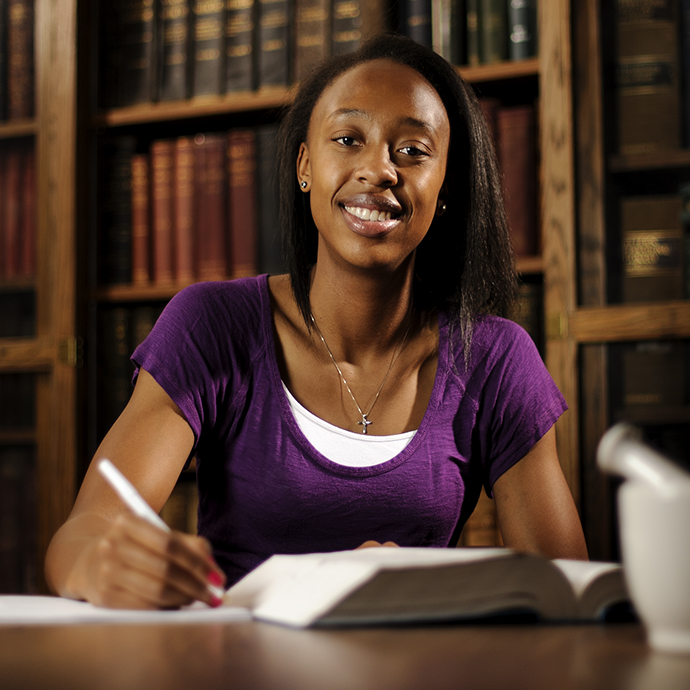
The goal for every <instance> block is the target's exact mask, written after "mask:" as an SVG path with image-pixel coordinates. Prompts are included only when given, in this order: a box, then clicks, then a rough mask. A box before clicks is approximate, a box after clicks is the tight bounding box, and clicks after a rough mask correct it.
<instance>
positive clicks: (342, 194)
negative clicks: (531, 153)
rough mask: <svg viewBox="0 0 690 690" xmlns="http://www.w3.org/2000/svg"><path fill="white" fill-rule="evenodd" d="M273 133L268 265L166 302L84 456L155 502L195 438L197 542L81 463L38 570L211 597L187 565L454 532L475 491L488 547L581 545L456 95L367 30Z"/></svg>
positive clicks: (457, 89) (505, 244) (484, 157)
mask: <svg viewBox="0 0 690 690" xmlns="http://www.w3.org/2000/svg"><path fill="white" fill-rule="evenodd" d="M281 141H282V148H281V154H280V162H279V169H280V174H281V213H282V224H283V228H282V230H283V237H284V239H285V246H286V254H287V261H288V267H289V274H288V275H278V276H270V277H269V276H259V277H258V278H253V279H243V280H238V281H229V282H220V283H202V284H198V285H195V286H192V287H191V288H188V289H186V290H184V291H183V292H181V293H180V294H179V295H178V296H177V297H175V298H174V299H173V300H172V301H171V303H170V304H169V305H168V307H167V308H166V310H165V312H164V313H163V315H162V316H161V318H160V319H159V321H158V323H157V324H156V327H155V328H154V330H153V332H152V333H151V335H150V336H149V338H148V339H147V340H146V341H145V342H144V343H143V344H142V345H141V346H140V347H139V348H138V349H137V350H136V352H135V353H134V356H133V360H134V362H135V364H136V366H137V376H136V386H135V389H134V393H133V395H132V399H131V401H130V403H129V404H128V406H127V408H126V410H125V411H124V413H123V414H122V416H121V417H120V418H119V419H118V421H117V422H116V423H115V425H114V426H113V428H112V429H111V431H110V432H109V433H108V435H107V436H106V438H105V439H104V441H103V443H102V444H101V446H100V448H99V449H98V451H97V454H96V458H101V457H108V458H110V459H111V460H112V461H113V462H114V463H115V464H116V465H118V466H119V467H120V468H121V469H122V471H123V472H124V474H125V475H127V476H128V477H129V478H130V480H131V481H132V482H133V483H134V484H135V485H136V486H137V488H138V489H139V491H140V493H141V494H142V495H143V497H144V498H145V499H146V500H147V501H148V503H149V504H150V505H151V506H152V507H153V508H154V510H160V508H161V507H162V506H163V504H164V502H165V500H166V498H167V497H168V495H169V494H170V492H171V490H172V488H173V486H174V484H175V482H176V480H177V478H178V476H179V473H180V471H181V470H182V469H183V467H184V466H185V463H187V462H188V461H189V459H190V458H191V457H192V456H195V457H196V461H197V480H198V487H199V523H198V524H199V534H200V535H201V536H190V535H183V534H179V533H164V532H162V531H160V530H158V529H156V528H155V527H152V526H150V525H149V524H147V523H146V522H144V521H142V520H141V519H139V518H136V517H134V516H133V515H131V514H130V513H129V512H128V511H127V510H126V508H125V507H124V505H123V504H122V503H121V502H120V501H119V499H118V498H117V497H116V496H115V494H114V493H113V492H112V490H111V489H110V488H109V487H108V486H107V485H106V484H105V482H104V481H103V480H102V479H101V478H100V477H99V475H98V473H97V472H95V471H94V469H93V467H92V468H90V469H89V471H88V472H87V475H86V478H85V480H84V483H83V486H82V488H81V490H80V492H79V496H78V498H77V501H76V504H75V506H74V510H73V511H72V514H71V515H70V517H69V519H68V520H67V522H66V523H65V525H64V526H63V527H62V528H61V529H60V530H59V531H58V533H57V534H56V535H55V537H54V539H53V541H52V544H51V547H50V550H49V553H48V558H47V563H46V573H47V577H48V581H49V583H50V585H51V587H52V588H53V589H54V590H55V591H56V592H57V593H59V594H61V595H63V596H68V597H76V598H83V599H87V600H89V601H92V602H94V603H96V604H100V605H105V606H114V607H169V606H179V605H183V604H186V603H189V602H191V601H193V600H197V599H198V600H202V601H206V602H207V603H209V604H215V603H218V602H217V601H216V600H214V598H213V597H212V595H210V594H209V592H208V588H207V584H208V583H211V584H226V585H229V584H232V583H234V582H235V581H237V580H238V579H240V578H241V577H242V576H243V575H244V574H246V573H247V572H248V571H249V570H251V569H252V568H254V567H256V565H258V564H259V563H260V562H261V561H262V560H264V559H266V558H268V557H269V556H270V555H272V554H273V553H300V552H308V551H332V550H338V549H351V548H357V547H359V546H363V545H364V546H366V545H372V544H397V545H405V546H411V545H414V546H429V547H447V546H453V545H454V544H455V543H456V542H457V538H458V535H459V532H460V530H461V528H462V526H463V524H464V522H465V520H466V519H467V517H468V516H469V514H470V513H471V512H472V510H473V508H474V506H475V504H476V501H477V497H478V495H479V492H480V491H481V489H482V487H484V488H485V490H487V491H489V492H492V493H493V496H494V498H495V500H496V506H497V510H498V516H499V521H500V527H501V532H502V535H503V538H504V542H505V544H506V545H507V546H509V547H513V548H516V549H522V550H526V551H534V552H539V553H543V554H545V555H547V556H551V557H556V556H559V557H570V558H586V557H587V556H586V549H585V545H584V539H583V536H582V531H581V528H580V524H579V519H578V516H577V512H576V510H575V507H574V504H573V501H572V498H571V496H570V493H569V491H568V487H567V485H566V483H565V480H564V478H563V474H562V472H561V470H560V466H559V462H558V458H557V455H556V445H555V439H554V433H555V432H554V429H553V425H554V423H555V421H556V419H557V418H558V417H559V416H560V414H561V413H562V412H563V411H564V410H565V407H566V406H565V402H564V400H563V398H562V396H561V395H560V393H559V392H558V390H557V389H556V387H555V385H554V383H553V381H552V380H551V378H550V376H549V375H548V373H547V372H546V370H545V368H544V365H543V363H542V361H541V359H540V358H539V355H538V353H537V351H536V349H535V347H534V345H533V343H532V341H531V340H530V338H529V337H528V336H527V334H526V333H525V332H524V331H523V330H522V329H520V328H519V327H518V326H517V325H515V324H514V323H512V322H510V321H507V320H505V319H503V318H500V314H502V313H504V312H505V310H506V308H507V307H508V305H509V303H510V300H511V298H512V296H513V291H514V288H515V283H516V278H515V272H514V265H513V259H512V253H511V250H510V242H509V238H508V232H507V227H506V220H505V214H504V211H503V205H502V200H501V194H500V178H499V175H498V172H497V168H496V163H495V158H494V154H493V150H492V146H491V141H490V137H489V134H488V132H487V129H486V126H485V124H484V120H483V118H482V114H481V110H480V108H479V106H478V104H477V101H476V99H475V97H474V95H473V93H472V91H471V89H470V88H468V87H467V86H466V85H465V84H464V83H463V81H462V80H461V79H460V78H459V77H458V76H457V74H456V73H455V71H454V70H453V68H452V67H451V66H450V65H448V63H446V62H445V61H444V60H443V59H442V58H440V57H439V56H437V55H435V54H434V53H432V52H430V51H428V50H426V49H425V48H423V47H421V46H419V45H417V44H415V43H412V42H411V41H408V40H407V39H403V38H400V37H395V36H382V37H379V38H377V39H374V41H373V42H371V43H369V44H367V45H366V46H365V47H364V48H363V49H362V50H360V51H359V52H358V53H355V54H351V55H347V56H344V57H339V58H337V59H334V60H332V61H330V62H327V63H326V64H325V65H324V66H322V67H321V68H320V69H318V70H317V71H316V72H315V73H314V74H313V75H312V76H311V77H310V78H308V79H307V80H306V81H305V82H304V83H303V84H302V86H301V88H300V90H299V93H298V94H297V96H296V99H295V102H294V104H293V106H292V108H291V110H290V111H289V113H288V114H287V116H286V117H285V119H284V121H283V123H282V140H281Z"/></svg>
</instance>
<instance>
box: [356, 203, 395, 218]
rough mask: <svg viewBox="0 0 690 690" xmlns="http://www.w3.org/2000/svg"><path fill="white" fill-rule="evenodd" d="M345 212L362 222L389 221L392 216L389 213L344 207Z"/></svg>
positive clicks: (357, 207)
mask: <svg viewBox="0 0 690 690" xmlns="http://www.w3.org/2000/svg"><path fill="white" fill-rule="evenodd" d="M345 210H346V211H347V212H348V213H351V214H352V215H353V216H357V218H361V219H362V220H390V219H391V217H392V215H393V214H392V213H391V212H390V211H376V210H372V209H370V208H361V207H360V206H346V207H345Z"/></svg>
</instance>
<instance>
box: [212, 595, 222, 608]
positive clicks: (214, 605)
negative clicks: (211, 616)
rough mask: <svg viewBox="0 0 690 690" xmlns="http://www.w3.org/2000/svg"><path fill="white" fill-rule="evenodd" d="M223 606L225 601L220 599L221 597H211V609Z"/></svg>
mask: <svg viewBox="0 0 690 690" xmlns="http://www.w3.org/2000/svg"><path fill="white" fill-rule="evenodd" d="M222 604H223V600H222V599H220V598H219V597H211V607H212V608H214V609H217V608H218V607H219V606H221V605H222Z"/></svg>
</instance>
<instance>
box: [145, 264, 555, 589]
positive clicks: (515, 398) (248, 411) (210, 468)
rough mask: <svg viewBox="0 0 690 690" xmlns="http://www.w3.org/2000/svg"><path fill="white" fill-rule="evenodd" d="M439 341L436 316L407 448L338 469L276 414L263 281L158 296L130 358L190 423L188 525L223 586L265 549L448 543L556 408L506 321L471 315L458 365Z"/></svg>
mask: <svg viewBox="0 0 690 690" xmlns="http://www.w3.org/2000/svg"><path fill="white" fill-rule="evenodd" d="M453 341H454V342H453V343H451V342H449V326H448V323H447V321H446V319H445V318H444V316H443V315H440V317H439V356H438V368H437V372H436V379H435V381H434V386H433V390H432V393H431V399H430V401H429V405H428V407H427V410H426V413H425V415H424V418H423V420H422V422H421V424H420V425H419V429H418V431H417V433H416V434H415V435H414V437H413V438H412V440H411V441H410V443H409V444H408V445H407V447H406V448H405V449H404V450H403V451H402V452H401V453H400V454H398V455H397V456H395V457H394V458H392V459H390V460H388V461H386V462H384V463H382V464H379V465H375V466H373V467H345V466H342V465H338V464H336V463H334V462H331V461H330V460H329V459H328V458H326V457H324V456H323V455H321V454H320V453H319V452H318V451H317V450H316V449H315V448H313V447H312V445H311V444H310V443H309V441H307V439H306V438H305V436H304V435H303V434H302V432H301V430H300V428H299V426H298V425H297V422H296V421H295V419H294V416H293V413H292V411H291V410H290V407H289V402H288V400H287V397H286V395H285V392H284V390H283V388H282V384H281V378H280V372H279V369H278V364H277V360H276V350H275V343H274V331H273V319H272V314H271V306H270V298H269V291H268V278H267V276H265V275H263V276H259V277H257V278H243V279H240V280H234V281H227V282H212V283H199V284H196V285H192V286H191V287H189V288H186V289H185V290H183V291H182V292H180V293H179V294H178V295H177V296H176V297H174V298H173V299H172V300H171V301H170V303H169V304H168V306H167V307H166V308H165V310H164V311H163V314H162V315H161V317H160V318H159V319H158V322H157V323H156V325H155V327H154V329H153V331H152V332H151V334H150V335H149V337H148V338H147V339H146V341H145V342H144V343H143V344H142V345H140V346H139V347H138V348H137V350H136V351H135V353H134V355H133V357H132V359H133V360H134V362H135V364H136V365H137V366H138V367H143V368H144V369H146V370H147V371H148V372H149V373H150V374H151V375H152V376H153V378H154V379H155V380H156V381H157V382H158V383H159V384H160V385H161V386H162V388H163V389H164V390H165V391H166V392H167V393H168V395H169V396H170V397H171V398H172V399H173V400H174V401H175V403H176V404H177V405H178V406H179V407H180V409H181V410H182V414H183V415H184V417H185V418H186V420H187V422H188V423H189V425H190V427H191V428H192V431H193V432H194V439H195V442H194V448H193V451H192V453H193V454H194V455H195V456H196V459H197V482H198V487H199V514H198V530H199V534H202V535H204V536H205V537H206V538H208V539H209V540H210V542H211V544H212V545H213V550H214V555H215V558H216V559H217V561H218V563H219V565H220V566H221V567H222V568H223V569H224V571H225V572H226V574H227V576H228V583H229V584H232V583H233V582H235V581H237V580H239V579H240V578H241V577H242V576H243V575H245V574H246V573H247V572H249V571H250V570H252V569H253V568H255V567H256V566H257V565H259V563H261V562H262V561H263V560H265V559H266V558H268V557H269V556H271V555H272V554H275V553H305V552H313V551H335V550H341V549H350V548H355V547H357V546H359V545H360V544H361V543H362V542H364V541H366V540H368V539H375V540H377V541H380V542H384V541H388V540H391V541H394V542H396V543H397V544H400V545H403V546H436V547H446V546H448V545H449V544H451V543H454V542H455V540H456V539H457V536H458V534H459V531H460V529H461V528H462V525H463V524H464V522H465V520H466V519H467V517H468V516H469V514H470V513H471V512H472V510H473V509H474V506H475V504H476V501H477V498H478V496H479V492H480V490H481V487H482V485H484V486H485V487H486V489H487V491H490V490H491V486H492V485H493V483H494V482H495V481H496V479H497V478H498V477H499V476H500V475H501V474H502V473H503V472H505V471H506V470H507V469H509V468H510V467H511V466H512V465H513V464H515V463H516V462H517V461H518V460H520V458H522V457H523V456H524V455H525V454H526V453H527V452H528V451H529V450H530V448H531V447H532V446H533V445H534V444H535V443H536V442H537V441H538V440H539V439H540V438H541V437H542V436H543V435H544V434H545V433H546V431H548V430H549V429H550V428H551V426H552V425H553V424H554V422H555V421H556V419H558V417H559V416H560V415H561V414H562V412H563V411H564V410H565V409H566V405H565V401H564V399H563V397H562V395H561V394H560V392H559V391H558V389H557V388H556V385H555V384H554V382H553V380H552V379H551V377H550V375H549V373H548V372H547V370H546V368H545V366H544V364H543V362H542V360H541V358H540V356H539V353H538V352H537V350H536V348H535V346H534V344H533V342H532V340H531V338H530V337H529V336H528V335H527V333H525V331H524V330H523V329H522V328H520V327H519V326H518V325H517V324H515V323H513V322H511V321H507V320H505V319H500V318H498V317H482V318H481V319H480V320H479V321H478V323H477V324H476V326H475V330H474V336H473V341H472V352H471V357H470V362H469V366H468V367H467V368H466V367H465V359H464V356H463V352H462V344H461V341H460V338H459V337H458V338H454V339H453ZM455 341H457V342H455ZM135 376H136V374H135ZM190 457H191V456H190Z"/></svg>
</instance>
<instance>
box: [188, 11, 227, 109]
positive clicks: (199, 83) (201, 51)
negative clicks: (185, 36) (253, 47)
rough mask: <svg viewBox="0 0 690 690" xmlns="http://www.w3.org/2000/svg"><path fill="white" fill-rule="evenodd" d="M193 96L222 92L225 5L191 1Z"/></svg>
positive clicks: (223, 83)
mask: <svg viewBox="0 0 690 690" xmlns="http://www.w3.org/2000/svg"><path fill="white" fill-rule="evenodd" d="M192 7H193V10H194V11H193V26H194V28H193V31H192V37H193V38H192V56H193V66H192V72H193V76H192V95H193V96H209V95H218V94H220V93H222V92H223V89H224V88H225V3H224V1H223V0H192Z"/></svg>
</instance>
